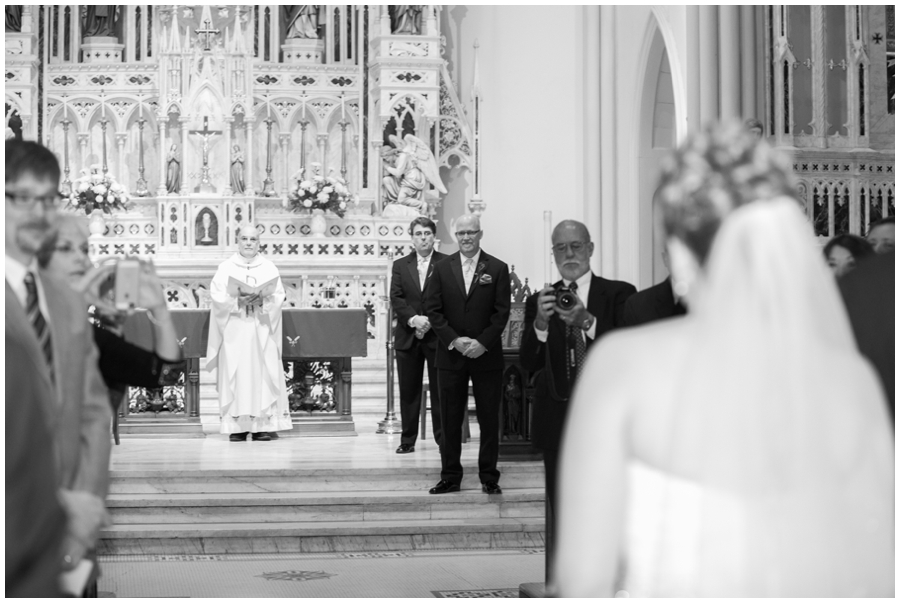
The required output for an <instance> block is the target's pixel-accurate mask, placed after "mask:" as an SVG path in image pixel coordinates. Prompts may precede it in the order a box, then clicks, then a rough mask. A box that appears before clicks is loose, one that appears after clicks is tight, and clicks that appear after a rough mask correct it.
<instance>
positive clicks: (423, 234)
mask: <svg viewBox="0 0 900 603" xmlns="http://www.w3.org/2000/svg"><path fill="white" fill-rule="evenodd" d="M412 236H414V237H420V238H422V239H427V238H428V237H433V236H434V233H433V232H431V231H430V230H425V231H422V232H414V233H413V235H412Z"/></svg>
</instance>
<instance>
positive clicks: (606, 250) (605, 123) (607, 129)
mask: <svg viewBox="0 0 900 603" xmlns="http://www.w3.org/2000/svg"><path fill="white" fill-rule="evenodd" d="M615 19H616V7H615V6H610V5H603V6H601V7H600V177H601V181H600V185H601V189H602V195H601V197H600V258H599V261H600V273H601V274H608V275H615V274H616V201H615V200H616V198H617V195H616V188H617V181H618V179H617V177H616V175H617V171H618V170H617V168H618V165H617V162H616V153H617V150H616V139H617V136H616V23H615ZM553 219H554V220H557V217H556V216H554V218H553ZM610 278H614V277H610Z"/></svg>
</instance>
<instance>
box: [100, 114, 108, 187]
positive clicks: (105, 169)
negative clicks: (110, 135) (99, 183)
mask: <svg viewBox="0 0 900 603" xmlns="http://www.w3.org/2000/svg"><path fill="white" fill-rule="evenodd" d="M108 123H109V120H108V119H106V118H105V117H104V118H102V119H101V120H100V129H101V130H102V131H103V175H104V176H105V175H106V174H108V173H109V167H108V166H107V164H106V124H108Z"/></svg>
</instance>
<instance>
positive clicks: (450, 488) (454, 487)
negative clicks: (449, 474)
mask: <svg viewBox="0 0 900 603" xmlns="http://www.w3.org/2000/svg"><path fill="white" fill-rule="evenodd" d="M448 492H459V484H454V483H452V482H448V481H447V480H445V479H442V480H441V481H439V482H438V483H437V485H436V486H435V487H434V488H432V489H431V490H429V491H428V493H429V494H447V493H448Z"/></svg>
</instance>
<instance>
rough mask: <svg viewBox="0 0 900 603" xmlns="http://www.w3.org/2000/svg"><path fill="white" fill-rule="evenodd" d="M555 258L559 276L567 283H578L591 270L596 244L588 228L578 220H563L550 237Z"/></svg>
mask: <svg viewBox="0 0 900 603" xmlns="http://www.w3.org/2000/svg"><path fill="white" fill-rule="evenodd" d="M550 242H551V244H552V246H553V258H554V259H555V260H556V267H557V268H558V269H559V274H560V275H561V276H562V277H563V278H564V279H565V280H567V281H576V280H578V279H579V278H580V277H581V276H583V275H585V274H587V273H588V272H590V270H591V256H592V255H593V254H594V244H593V243H592V242H591V233H589V232H588V229H587V226H585V225H584V224H582V223H581V222H578V221H577V220H563V221H562V222H560V223H559V224H557V225H556V228H554V229H553V234H552V235H551V237H550Z"/></svg>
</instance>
